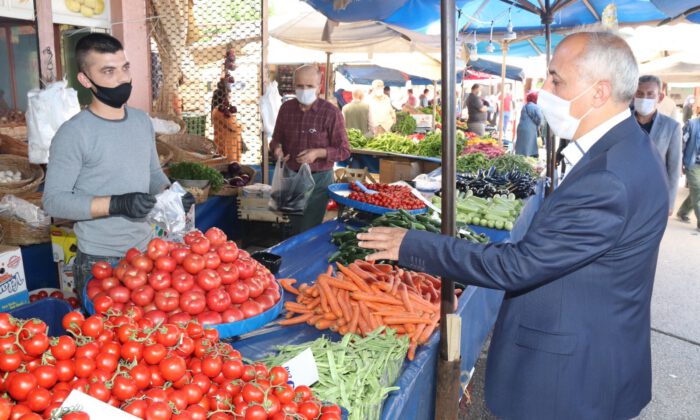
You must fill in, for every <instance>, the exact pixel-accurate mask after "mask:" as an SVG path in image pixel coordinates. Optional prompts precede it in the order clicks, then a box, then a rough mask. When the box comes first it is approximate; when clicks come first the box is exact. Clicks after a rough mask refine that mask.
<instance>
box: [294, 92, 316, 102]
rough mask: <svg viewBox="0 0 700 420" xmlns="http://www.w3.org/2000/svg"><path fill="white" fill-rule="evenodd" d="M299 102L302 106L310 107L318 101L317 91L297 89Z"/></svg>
mask: <svg viewBox="0 0 700 420" xmlns="http://www.w3.org/2000/svg"><path fill="white" fill-rule="evenodd" d="M296 95H297V100H298V101H299V102H300V103H301V104H302V105H306V106H309V105H311V104H312V103H314V101H315V100H316V89H315V88H309V89H297V90H296Z"/></svg>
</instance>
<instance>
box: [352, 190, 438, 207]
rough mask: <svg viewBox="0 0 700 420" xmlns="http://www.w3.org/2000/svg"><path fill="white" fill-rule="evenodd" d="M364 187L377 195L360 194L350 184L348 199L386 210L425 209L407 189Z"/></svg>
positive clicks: (360, 191)
mask: <svg viewBox="0 0 700 420" xmlns="http://www.w3.org/2000/svg"><path fill="white" fill-rule="evenodd" d="M366 187H367V189H369V190H373V191H377V192H378V194H367V193H365V192H362V190H360V188H359V187H358V186H357V185H355V184H350V189H351V190H352V192H351V193H350V195H349V196H348V198H349V199H351V200H356V201H361V202H363V203H367V204H372V205H375V206H379V207H386V208H388V209H404V210H417V209H422V208H425V203H423V202H422V201H421V200H419V199H418V198H417V197H416V196H415V195H413V194H412V193H411V189H410V188H409V187H406V186H403V185H390V184H367V185H366Z"/></svg>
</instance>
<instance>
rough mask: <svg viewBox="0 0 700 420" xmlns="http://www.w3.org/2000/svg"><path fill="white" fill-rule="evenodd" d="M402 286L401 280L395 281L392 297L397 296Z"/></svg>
mask: <svg viewBox="0 0 700 420" xmlns="http://www.w3.org/2000/svg"><path fill="white" fill-rule="evenodd" d="M400 284H401V280H399V279H396V281H394V285H393V286H392V288H391V295H392V296H396V293H397V291H398V290H399V285H400Z"/></svg>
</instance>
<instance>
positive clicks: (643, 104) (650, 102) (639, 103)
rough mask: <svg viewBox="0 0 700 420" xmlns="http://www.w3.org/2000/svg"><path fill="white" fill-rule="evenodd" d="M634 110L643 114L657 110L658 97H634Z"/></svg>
mask: <svg viewBox="0 0 700 420" xmlns="http://www.w3.org/2000/svg"><path fill="white" fill-rule="evenodd" d="M634 110H635V111H636V112H637V113H638V114H639V115H643V116H647V115H649V114H651V113H653V112H654V111H656V99H648V98H634Z"/></svg>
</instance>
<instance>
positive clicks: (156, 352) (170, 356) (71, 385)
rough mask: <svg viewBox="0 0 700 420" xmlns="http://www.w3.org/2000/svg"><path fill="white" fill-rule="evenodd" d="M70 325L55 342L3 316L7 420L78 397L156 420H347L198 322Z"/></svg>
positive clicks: (80, 320)
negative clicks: (75, 394)
mask: <svg viewBox="0 0 700 420" xmlns="http://www.w3.org/2000/svg"><path fill="white" fill-rule="evenodd" d="M62 325H63V327H64V328H65V329H66V331H68V332H69V333H70V335H64V336H60V337H56V338H49V337H48V336H47V327H46V324H45V323H44V322H42V321H40V320H37V319H30V320H26V321H24V320H19V319H15V318H13V317H12V316H11V315H9V314H8V313H0V373H2V375H0V394H5V395H3V396H2V397H0V420H6V419H13V420H18V419H21V420H37V419H42V418H48V417H50V416H51V414H52V413H55V412H54V410H56V409H57V408H58V407H60V406H61V404H62V403H63V402H64V401H65V399H66V398H67V397H68V395H69V394H70V392H71V391H72V390H79V391H81V392H84V393H86V394H88V395H90V396H92V397H94V398H97V399H98V400H100V401H103V402H105V403H108V404H111V405H113V406H115V407H118V408H121V409H122V410H124V411H126V412H128V413H130V414H133V415H134V416H136V417H138V418H142V419H148V420H171V419H172V420H183V419H188V420H205V419H209V420H229V419H230V420H233V419H247V420H257V419H268V418H271V419H279V420H282V419H290V420H291V419H317V418H320V419H323V420H333V419H340V418H341V416H340V408H339V407H338V406H336V405H330V406H324V405H323V404H321V403H320V402H319V401H318V400H317V399H316V398H314V397H313V395H312V392H311V390H310V389H309V388H308V387H306V386H298V387H296V388H294V387H292V386H291V385H289V384H288V383H287V382H288V374H287V371H286V370H285V369H284V368H282V367H279V366H276V367H272V368H270V369H268V368H267V367H266V366H265V365H264V364H261V363H253V364H247V363H245V362H244V361H243V360H242V358H241V355H240V353H239V352H238V351H237V350H235V349H234V348H233V347H232V346H231V345H230V344H228V343H224V342H221V341H219V336H218V333H217V331H216V330H213V329H205V328H204V327H202V325H200V324H198V323H197V322H196V321H189V322H187V323H183V324H179V325H176V324H173V323H164V322H153V321H152V320H151V319H149V318H146V317H144V312H143V310H142V309H141V308H139V307H132V308H130V309H129V313H128V314H127V315H122V314H119V313H116V312H113V313H111V314H110V315H107V316H102V315H92V316H90V317H88V318H85V317H84V316H83V315H82V314H81V313H80V312H69V313H68V314H66V316H65V317H64V318H63V320H62ZM62 414H63V417H61V418H63V419H64V420H71V419H73V418H87V417H80V416H79V415H80V414H81V413H72V414H69V413H66V412H63V413H62Z"/></svg>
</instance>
